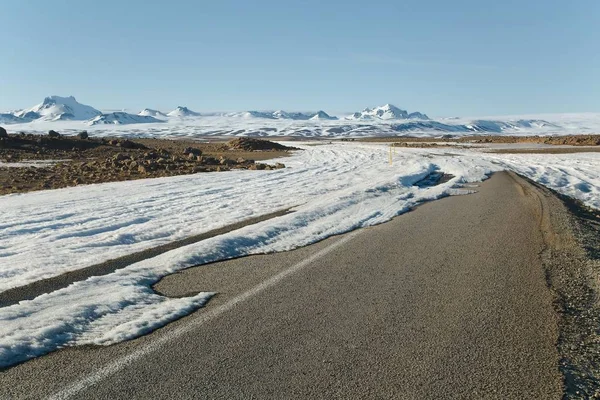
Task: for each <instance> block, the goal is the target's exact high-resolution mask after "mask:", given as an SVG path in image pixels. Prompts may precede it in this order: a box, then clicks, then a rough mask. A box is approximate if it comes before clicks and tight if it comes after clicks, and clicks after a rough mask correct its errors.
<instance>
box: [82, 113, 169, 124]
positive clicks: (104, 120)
mask: <svg viewBox="0 0 600 400" xmlns="http://www.w3.org/2000/svg"><path fill="white" fill-rule="evenodd" d="M155 122H164V121H162V120H160V119H157V118H154V117H151V116H147V115H135V114H128V113H126V112H121V111H119V112H113V113H110V114H102V115H98V116H97V117H94V118H92V119H91V120H89V121H88V122H87V124H88V125H90V126H93V125H105V124H112V125H126V124H148V123H155Z"/></svg>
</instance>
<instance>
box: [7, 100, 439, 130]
mask: <svg viewBox="0 0 600 400" xmlns="http://www.w3.org/2000/svg"><path fill="white" fill-rule="evenodd" d="M203 116H205V117H211V116H220V117H239V118H261V119H270V120H293V121H335V120H338V119H339V118H338V117H336V116H332V115H329V114H327V113H326V112H325V111H323V110H319V111H317V112H289V111H283V110H277V111H243V112H233V113H207V114H201V113H199V112H196V111H192V110H190V109H189V108H187V107H184V106H178V107H177V108H176V109H174V110H173V111H170V112H167V113H164V112H162V111H158V110H154V109H151V108H145V109H144V110H142V111H140V112H139V113H138V114H130V113H127V112H125V111H119V112H111V113H102V112H101V111H100V110H97V109H95V108H94V107H91V106H88V105H85V104H81V103H79V102H78V101H77V100H76V99H75V97H73V96H69V97H61V96H50V97H46V98H45V99H44V101H43V102H42V103H40V104H38V105H36V106H34V107H32V108H29V109H25V110H18V111H14V112H7V113H0V123H4V124H20V123H28V122H33V121H85V122H86V123H87V124H88V125H97V124H117V125H123V124H142V123H160V122H165V121H167V120H171V119H177V120H179V119H185V118H196V117H203ZM342 119H348V120H363V121H366V120H414V119H421V120H428V119H429V117H428V116H427V115H425V114H422V113H420V112H413V113H408V112H407V111H406V110H402V109H400V108H398V107H395V106H393V105H391V104H386V105H384V106H381V107H375V108H372V109H371V108H365V109H364V110H363V111H361V112H357V113H354V114H352V115H350V116H349V117H344V118H342Z"/></svg>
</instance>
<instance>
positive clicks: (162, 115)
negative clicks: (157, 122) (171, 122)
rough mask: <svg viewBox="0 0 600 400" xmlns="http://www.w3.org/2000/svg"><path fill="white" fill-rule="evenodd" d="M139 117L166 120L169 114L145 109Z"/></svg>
mask: <svg viewBox="0 0 600 400" xmlns="http://www.w3.org/2000/svg"><path fill="white" fill-rule="evenodd" d="M138 115H140V116H143V117H154V118H159V119H166V118H168V117H167V114H165V113H162V112H160V111H157V110H153V109H151V108H144V109H143V110H142V111H140V112H139V113H138Z"/></svg>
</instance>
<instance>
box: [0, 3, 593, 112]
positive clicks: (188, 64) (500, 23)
mask: <svg viewBox="0 0 600 400" xmlns="http://www.w3.org/2000/svg"><path fill="white" fill-rule="evenodd" d="M292 3H293V5H290V4H292ZM0 19H1V20H2V22H1V23H0V40H1V46H2V47H1V49H2V52H1V54H2V56H1V57H0V110H7V109H14V108H24V107H30V106H32V105H34V104H35V103H39V102H40V101H41V100H42V99H43V98H44V97H45V96H47V95H51V94H57V95H64V96H66V95H74V96H75V97H77V99H78V100H79V101H81V102H83V103H86V104H90V105H92V106H94V107H97V108H100V109H107V108H128V109H138V108H139V109H141V108H144V107H150V108H158V109H165V110H169V109H172V108H174V107H175V106H177V105H187V106H188V107H190V108H192V109H196V110H200V111H214V110H222V111H226V110H245V109H279V108H282V109H289V110H317V109H324V110H326V111H331V112H334V111H356V110H359V109H362V108H364V107H365V106H373V105H378V104H383V103H388V102H389V103H393V104H395V105H397V106H399V107H403V108H407V109H409V110H411V111H412V110H419V111H423V112H426V113H428V114H430V115H438V116H450V115H493V114H519V113H544V112H580V111H582V112H584V111H592V112H594V111H596V112H598V111H600V22H599V21H600V1H598V0H572V1H555V0H520V1H512V0H503V1H487V0H455V1H447V0H431V1H426V0H421V1H398V0H391V1H388V0H380V1H377V2H367V1H360V2H358V1H324V0H321V1H312V0H309V1H294V2H292V1H285V0H278V1H270V0H269V1H261V0H257V1H241V0H240V1H227V0H220V1H201V0H200V1H176V0H174V1H159V0H156V1H152V0H146V1H140V0H119V1H112V0H109V1H87V0H52V1H48V0H43V1H38V0H4V1H3V2H2V6H1V17H0Z"/></svg>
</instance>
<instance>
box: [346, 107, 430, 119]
mask: <svg viewBox="0 0 600 400" xmlns="http://www.w3.org/2000/svg"><path fill="white" fill-rule="evenodd" d="M347 118H348V119H366V120H369V119H382V120H391V119H429V118H428V117H427V116H426V115H425V114H421V113H420V112H414V113H411V114H409V113H408V111H406V110H403V109H401V108H398V107H396V106H395V105H393V104H390V103H387V104H385V105H383V106H380V107H375V108H369V107H367V108H365V109H364V110H363V111H362V112H356V113H354V114H352V115H351V116H349V117H347Z"/></svg>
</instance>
